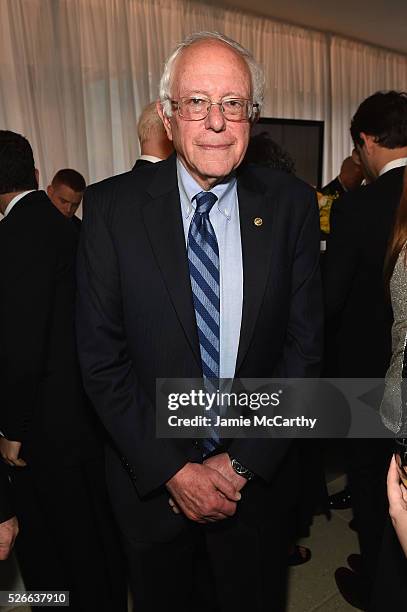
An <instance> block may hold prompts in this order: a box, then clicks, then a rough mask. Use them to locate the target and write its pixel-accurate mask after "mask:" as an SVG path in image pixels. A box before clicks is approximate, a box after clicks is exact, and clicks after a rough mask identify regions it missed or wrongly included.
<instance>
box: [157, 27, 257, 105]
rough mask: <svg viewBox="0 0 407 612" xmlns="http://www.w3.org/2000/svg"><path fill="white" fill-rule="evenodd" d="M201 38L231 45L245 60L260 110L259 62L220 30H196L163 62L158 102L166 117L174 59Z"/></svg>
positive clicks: (255, 102)
mask: <svg viewBox="0 0 407 612" xmlns="http://www.w3.org/2000/svg"><path fill="white" fill-rule="evenodd" d="M201 40H218V41H220V42H222V43H225V44H226V45H229V47H232V49H234V50H235V51H236V52H237V53H238V54H239V55H240V56H241V57H242V58H243V59H244V61H245V62H246V64H247V67H248V68H249V70H250V75H251V80H252V92H253V103H254V104H258V109H259V110H260V108H261V106H262V104H263V97H264V72H263V69H262V67H261V66H260V64H258V63H257V62H256V60H255V59H254V57H253V55H252V54H251V53H250V51H248V50H247V49H245V48H244V47H242V45H240V44H239V43H238V42H236V41H235V40H233V39H232V38H229V37H228V36H225V35H224V34H221V33H220V32H196V33H195V34H191V35H190V36H188V37H187V38H186V39H185V40H183V41H182V42H180V43H179V44H178V45H177V46H176V47H175V49H174V51H173V52H172V53H171V55H170V56H169V58H168V59H167V61H166V62H165V66H164V71H163V74H162V76H161V80H160V102H161V104H162V106H163V110H164V113H165V114H166V115H167V117H171V114H172V108H171V92H170V88H171V78H172V72H173V69H174V64H175V60H176V59H177V57H178V56H179V55H180V53H181V51H182V50H183V49H185V48H186V47H190V46H191V45H193V44H194V43H196V42H199V41H201Z"/></svg>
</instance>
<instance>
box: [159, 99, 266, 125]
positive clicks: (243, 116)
mask: <svg viewBox="0 0 407 612" xmlns="http://www.w3.org/2000/svg"><path fill="white" fill-rule="evenodd" d="M171 104H172V106H173V108H174V109H175V110H177V111H178V114H179V116H180V117H182V118H183V119H186V120H187V121H201V120H202V119H206V117H207V116H208V115H209V112H210V110H211V107H212V106H219V108H220V110H221V112H222V114H223V116H224V117H225V119H227V120H228V121H248V120H249V119H251V118H253V117H254V116H255V115H256V113H257V112H258V110H259V105H258V104H253V102H250V100H244V99H243V98H227V99H226V100H222V101H221V102H211V101H210V100H209V99H208V98H199V97H197V96H193V97H191V98H181V99H180V100H171Z"/></svg>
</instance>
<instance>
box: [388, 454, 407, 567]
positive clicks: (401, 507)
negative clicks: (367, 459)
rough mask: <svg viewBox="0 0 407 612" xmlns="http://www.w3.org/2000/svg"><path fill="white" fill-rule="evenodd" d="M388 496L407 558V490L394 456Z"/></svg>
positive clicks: (396, 528)
mask: <svg viewBox="0 0 407 612" xmlns="http://www.w3.org/2000/svg"><path fill="white" fill-rule="evenodd" d="M387 496H388V498H389V513H390V517H391V520H392V523H393V526H394V529H395V530H396V533H397V537H398V539H399V541H400V544H401V546H402V548H403V550H404V553H405V555H406V556H407V489H406V488H405V486H404V485H403V484H401V483H400V475H399V471H398V467H397V463H396V458H395V456H394V455H393V458H392V460H391V463H390V468H389V472H388V474H387Z"/></svg>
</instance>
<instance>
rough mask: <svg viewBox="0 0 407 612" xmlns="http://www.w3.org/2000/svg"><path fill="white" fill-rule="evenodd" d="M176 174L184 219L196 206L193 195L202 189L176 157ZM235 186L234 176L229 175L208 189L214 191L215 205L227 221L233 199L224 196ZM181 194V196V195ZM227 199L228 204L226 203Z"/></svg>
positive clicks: (229, 216)
mask: <svg viewBox="0 0 407 612" xmlns="http://www.w3.org/2000/svg"><path fill="white" fill-rule="evenodd" d="M177 176H178V188H179V191H180V194H181V207H182V214H183V216H184V217H185V219H188V218H189V216H190V215H191V213H192V212H193V211H194V210H195V208H196V202H195V199H194V198H195V196H196V195H197V193H200V192H201V191H203V189H202V187H201V186H200V185H199V184H198V183H197V182H196V180H195V179H194V178H192V176H191V175H190V174H189V172H188V171H187V169H186V168H185V166H184V165H183V163H182V162H181V160H180V159H179V158H178V157H177ZM235 187H236V177H235V176H234V175H229V176H228V177H226V178H225V179H224V180H223V181H222V182H221V183H218V184H217V185H215V186H214V187H212V189H210V191H211V192H212V193H214V194H215V195H216V196H217V198H218V200H217V202H216V205H217V207H218V210H219V212H220V213H221V214H222V215H224V216H225V217H226V218H227V220H228V221H230V219H231V216H232V210H231V205H230V202H232V203H233V200H230V199H229V198H226V197H225V196H227V194H229V193H230V192H231V191H232V190H233V189H235ZM182 196H183V197H182ZM228 200H229V204H228Z"/></svg>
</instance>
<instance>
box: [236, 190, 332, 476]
mask: <svg viewBox="0 0 407 612" xmlns="http://www.w3.org/2000/svg"><path fill="white" fill-rule="evenodd" d="M305 204H306V206H305V213H304V220H303V224H302V227H301V229H300V231H299V235H298V240H297V244H296V250H295V254H294V258H293V264H292V271H291V274H292V276H291V278H292V291H291V300H290V304H289V318H288V326H287V336H286V342H285V347H284V353H283V355H282V357H281V361H280V363H279V364H278V365H277V368H276V370H275V372H274V377H276V378H280V377H287V378H309V377H313V378H317V377H318V376H319V374H320V367H321V359H322V343H323V303H322V288H321V278H320V270H319V232H320V230H319V213H318V207H317V204H316V199H315V193H314V191H311V190H310V192H309V198H308V201H306V202H305ZM290 444H291V440H289V439H284V440H282V439H280V440H276V439H273V440H270V439H265V438H263V439H256V440H244V439H236V440H234V441H233V442H232V444H231V445H230V447H229V450H228V452H229V455H230V456H231V457H236V458H237V459H238V460H239V461H240V462H241V463H242V464H243V465H245V466H246V467H247V468H248V469H250V470H251V471H253V472H254V473H255V474H256V475H258V476H260V477H262V478H263V479H264V480H266V481H271V479H272V478H273V476H274V474H275V472H276V470H277V468H278V465H279V464H280V462H281V460H282V459H283V457H284V455H285V454H286V452H287V450H288V447H289V445H290Z"/></svg>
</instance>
